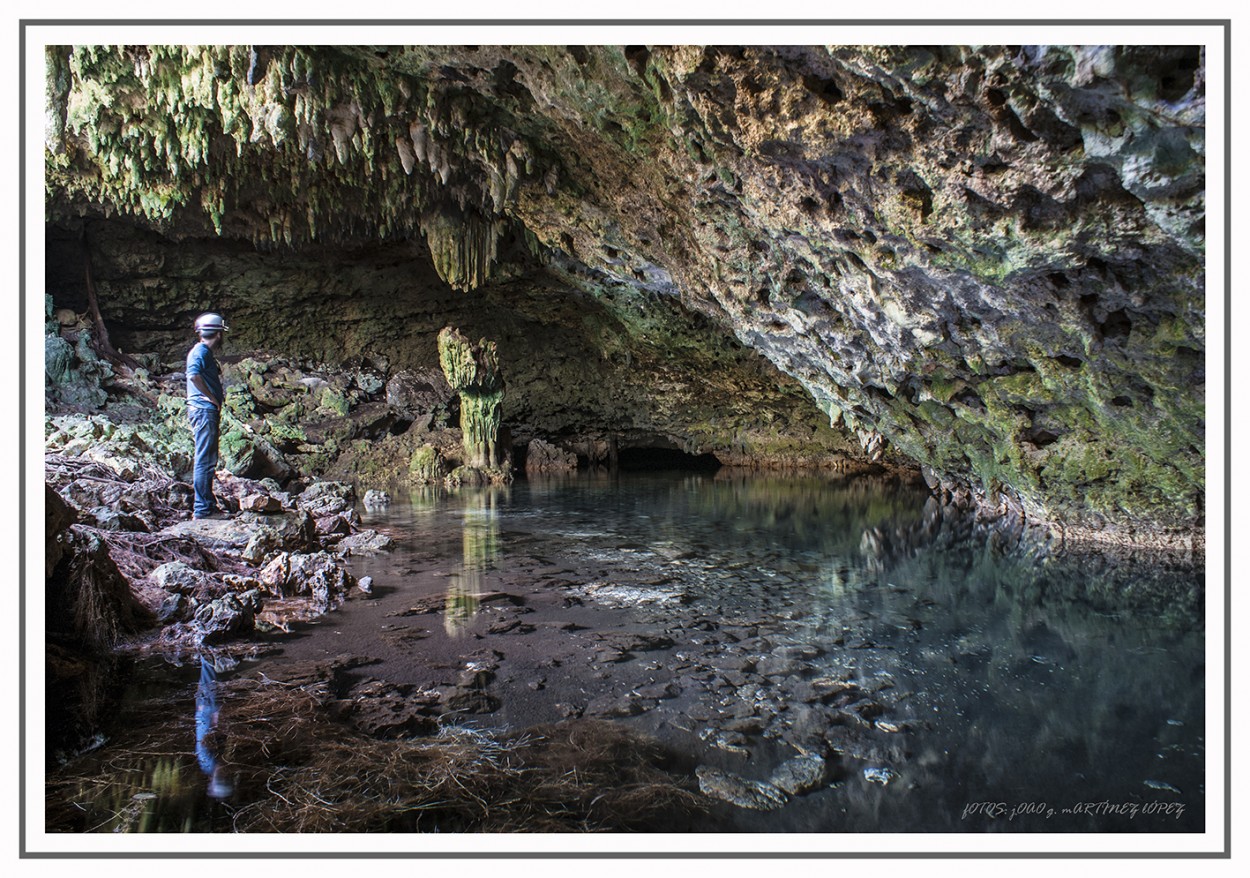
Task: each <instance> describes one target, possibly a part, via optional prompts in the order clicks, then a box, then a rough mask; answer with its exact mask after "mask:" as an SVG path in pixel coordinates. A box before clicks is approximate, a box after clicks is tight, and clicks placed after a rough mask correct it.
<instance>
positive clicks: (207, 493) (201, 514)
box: [187, 314, 230, 518]
mask: <svg viewBox="0 0 1250 878" xmlns="http://www.w3.org/2000/svg"><path fill="white" fill-rule="evenodd" d="M229 328H230V327H228V326H226V322H225V321H224V320H222V319H221V315H220V314H201V315H200V316H199V317H197V318H196V319H195V332H196V335H198V336H199V339H200V340H199V343H197V344H196V345H195V347H193V348H191V351H190V352H189V353H188V354H187V416H188V417H189V418H190V419H191V429H192V430H193V431H194V432H195V469H194V475H193V477H192V483H193V485H194V487H195V508H194V510H193V516H194V517H195V518H224V517H225V514H224V513H222V512H220V511H219V510H218V508H217V503H216V501H215V500H214V499H213V475H214V474H215V473H216V471H217V438H218V435H219V433H220V424H221V407H222V406H223V405H225V402H226V394H225V391H223V390H222V386H221V370H220V369H219V368H218V366H217V358H216V357H215V356H213V351H215V350H216V349H217V348H219V347H221V342H222V339H223V338H224V337H225V333H226V332H227V331H228V330H229Z"/></svg>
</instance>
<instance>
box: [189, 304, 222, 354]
mask: <svg viewBox="0 0 1250 878" xmlns="http://www.w3.org/2000/svg"><path fill="white" fill-rule="evenodd" d="M229 331H230V327H229V326H227V325H226V321H225V320H223V319H222V317H221V315H220V314H213V313H211V312H209V313H207V314H201V315H200V316H199V317H197V318H195V334H196V335H198V336H199V337H200V341H202V342H204V344H206V345H208V346H209V347H210V348H214V347H217V345H218V344H220V343H221V339H222V338H223V336H224V335H225V333H227V332H229Z"/></svg>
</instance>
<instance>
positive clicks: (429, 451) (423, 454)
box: [408, 445, 447, 485]
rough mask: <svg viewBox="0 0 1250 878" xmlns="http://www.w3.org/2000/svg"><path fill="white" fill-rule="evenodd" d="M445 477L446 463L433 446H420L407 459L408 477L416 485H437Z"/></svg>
mask: <svg viewBox="0 0 1250 878" xmlns="http://www.w3.org/2000/svg"><path fill="white" fill-rule="evenodd" d="M446 475H447V462H446V461H445V460H444V459H443V455H442V454H441V453H440V452H439V450H438V449H437V448H435V447H434V446H433V445H422V446H421V447H419V448H418V449H417V450H416V451H414V452H413V453H412V457H410V458H409V459H408V476H409V478H410V479H411V480H412V481H414V482H416V483H418V484H422V485H435V484H439V483H441V482H442V481H443V478H444V477H445V476H446Z"/></svg>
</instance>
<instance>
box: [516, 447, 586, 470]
mask: <svg viewBox="0 0 1250 878" xmlns="http://www.w3.org/2000/svg"><path fill="white" fill-rule="evenodd" d="M576 470H577V455H576V454H574V453H573V452H571V451H566V450H564V449H563V448H559V447H557V446H555V445H552V444H551V443H550V442H544V441H543V440H542V439H534V440H532V441H531V442H530V444H529V445H528V446H527V447H526V451H525V471H526V472H527V473H567V472H575V471H576Z"/></svg>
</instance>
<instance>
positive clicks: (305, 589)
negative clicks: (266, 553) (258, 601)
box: [259, 552, 356, 612]
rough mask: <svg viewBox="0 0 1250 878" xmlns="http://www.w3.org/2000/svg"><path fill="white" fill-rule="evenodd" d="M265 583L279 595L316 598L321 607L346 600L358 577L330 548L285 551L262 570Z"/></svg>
mask: <svg viewBox="0 0 1250 878" xmlns="http://www.w3.org/2000/svg"><path fill="white" fill-rule="evenodd" d="M259 579H260V582H261V585H262V586H263V587H264V588H265V590H267V591H268V592H270V593H271V594H274V595H276V596H277V597H280V598H283V597H290V596H292V595H298V596H307V597H311V598H312V602H313V605H314V606H315V607H316V608H317V609H318V610H320V611H322V612H324V611H325V610H327V609H329V608H331V607H333V606H336V605H338V604H339V603H342V601H343V599H344V597H345V596H346V594H347V592H348V591H349V590H350V589H351V588H352V587H353V586H355V584H356V579H355V577H353V576H352V575H351V574H350V573H348V572H347V571H346V570H344V569H343V568H342V567H340V566H339V563H338V560H337V559H336V558H335V556H333V555H331V554H329V553H328V552H315V553H312V554H303V553H299V552H295V553H290V552H281V553H279V554H278V555H277V556H275V557H274V558H272V559H271V560H270V561H269V563H268V564H266V565H265V567H264V568H263V569H262V570H261V571H260V576H259Z"/></svg>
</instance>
